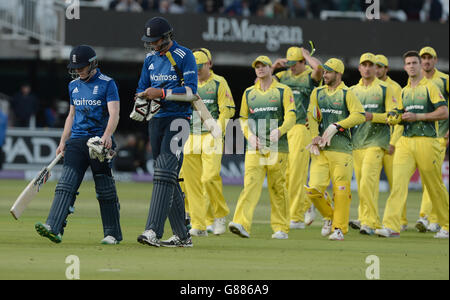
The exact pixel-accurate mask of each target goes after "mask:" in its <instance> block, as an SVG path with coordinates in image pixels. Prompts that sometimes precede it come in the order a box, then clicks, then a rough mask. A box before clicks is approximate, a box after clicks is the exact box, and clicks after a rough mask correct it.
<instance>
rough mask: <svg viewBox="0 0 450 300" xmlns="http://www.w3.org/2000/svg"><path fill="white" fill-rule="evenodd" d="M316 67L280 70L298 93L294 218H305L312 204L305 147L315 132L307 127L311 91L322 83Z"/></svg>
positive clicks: (291, 160)
mask: <svg viewBox="0 0 450 300" xmlns="http://www.w3.org/2000/svg"><path fill="white" fill-rule="evenodd" d="M312 73H313V69H312V68H311V67H310V66H306V69H305V71H304V72H302V73H301V74H298V75H294V74H293V73H292V71H291V70H290V69H289V70H287V71H282V72H279V73H277V74H276V75H275V76H276V77H277V78H278V80H279V81H280V82H281V83H283V84H286V85H287V86H289V87H290V88H291V90H292V93H293V95H294V101H295V109H296V111H297V120H296V123H295V125H294V127H292V128H291V129H290V130H289V132H288V134H287V139H288V144H289V155H288V167H287V172H286V185H287V190H288V196H289V210H290V219H291V220H292V221H294V222H304V219H305V212H306V211H307V210H308V208H309V207H310V206H311V201H309V199H308V198H307V197H306V193H305V190H304V189H302V188H299V187H302V186H304V185H305V184H306V181H307V178H308V167H309V159H310V153H309V151H307V150H306V149H305V147H306V146H307V145H308V144H309V143H311V134H310V132H309V129H308V128H307V127H306V125H305V124H306V118H307V110H308V106H309V98H310V96H311V92H312V91H313V89H314V88H315V87H317V86H318V85H319V83H318V82H316V81H315V80H314V79H313V78H311V75H312Z"/></svg>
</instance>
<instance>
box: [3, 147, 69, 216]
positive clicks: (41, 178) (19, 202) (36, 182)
mask: <svg viewBox="0 0 450 300" xmlns="http://www.w3.org/2000/svg"><path fill="white" fill-rule="evenodd" d="M62 155H63V154H62V152H61V153H59V154H58V155H57V156H56V157H55V159H54V160H53V161H52V162H51V163H50V164H49V165H48V166H46V167H44V168H43V169H42V170H41V171H40V172H39V173H38V174H37V175H36V176H35V177H34V178H33V180H31V181H30V183H29V184H28V185H27V187H26V188H25V189H24V190H23V191H22V193H20V195H19V197H17V199H16V202H14V204H13V206H12V207H11V210H10V212H11V214H12V216H13V217H14V219H16V220H18V219H19V218H20V216H21V215H22V213H23V212H24V210H25V208H27V206H28V204H30V202H31V200H33V198H34V196H35V195H36V194H37V193H38V192H39V190H40V189H41V186H42V185H43V184H44V183H46V182H47V180H48V178H49V177H50V171H51V170H52V169H53V167H54V166H55V165H56V164H57V163H58V161H59V160H60V159H61V157H62Z"/></svg>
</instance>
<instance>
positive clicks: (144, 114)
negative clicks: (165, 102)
mask: <svg viewBox="0 0 450 300" xmlns="http://www.w3.org/2000/svg"><path fill="white" fill-rule="evenodd" d="M160 108H161V99H159V98H157V99H153V100H147V99H145V98H141V97H136V99H135V102H134V107H133V111H132V112H131V114H130V118H131V119H133V120H135V121H138V122H142V121H144V120H147V121H150V119H151V118H152V117H153V116H154V115H156V113H158V111H159V109H160Z"/></svg>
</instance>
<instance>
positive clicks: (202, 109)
mask: <svg viewBox="0 0 450 300" xmlns="http://www.w3.org/2000/svg"><path fill="white" fill-rule="evenodd" d="M165 100H169V101H182V102H191V103H192V106H193V107H194V109H195V110H196V111H197V112H198V113H199V115H200V119H201V120H202V124H203V126H205V127H206V129H207V130H208V131H209V132H211V134H212V136H213V137H214V138H216V139H218V138H221V137H222V130H221V129H220V127H219V125H218V124H217V122H216V120H214V118H213V116H212V115H211V113H210V112H209V110H208V108H207V107H206V105H205V103H203V100H202V99H201V98H200V97H199V96H198V95H195V94H193V93H192V90H191V89H190V88H189V87H186V94H173V93H172V90H168V92H167V95H166V97H165Z"/></svg>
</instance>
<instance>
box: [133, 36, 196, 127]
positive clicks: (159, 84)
mask: <svg viewBox="0 0 450 300" xmlns="http://www.w3.org/2000/svg"><path fill="white" fill-rule="evenodd" d="M168 51H170V53H171V54H172V57H173V59H174V61H175V63H176V65H177V67H178V68H179V69H180V71H181V73H182V74H183V78H184V85H185V86H188V87H190V88H191V89H192V92H193V93H194V94H196V93H197V83H198V78H197V64H196V62H195V57H194V55H193V54H192V51H191V50H189V49H188V48H185V47H182V46H180V45H178V43H177V42H175V41H173V45H172V47H170V49H169V50H168ZM149 87H154V88H163V89H164V93H165V94H166V93H167V91H166V90H167V89H172V92H173V93H186V89H185V87H182V86H181V85H180V80H179V79H178V75H177V72H176V71H175V69H174V68H173V66H172V64H171V63H170V61H169V59H168V58H167V57H166V56H165V55H164V54H162V55H161V54H160V53H159V52H151V53H149V54H148V55H147V57H146V58H145V61H144V65H143V66H142V71H141V78H140V79H139V83H138V87H137V89H136V92H137V93H140V92H143V91H145V90H146V89H147V88H149ZM191 114H192V106H191V103H188V102H179V101H178V102H177V101H164V100H163V101H162V102H161V109H160V110H159V112H158V113H157V114H156V115H155V116H154V118H162V117H168V116H177V117H186V118H187V117H190V116H191Z"/></svg>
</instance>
